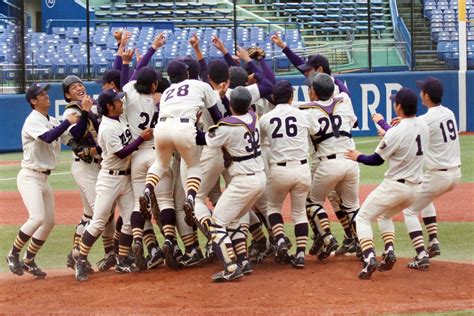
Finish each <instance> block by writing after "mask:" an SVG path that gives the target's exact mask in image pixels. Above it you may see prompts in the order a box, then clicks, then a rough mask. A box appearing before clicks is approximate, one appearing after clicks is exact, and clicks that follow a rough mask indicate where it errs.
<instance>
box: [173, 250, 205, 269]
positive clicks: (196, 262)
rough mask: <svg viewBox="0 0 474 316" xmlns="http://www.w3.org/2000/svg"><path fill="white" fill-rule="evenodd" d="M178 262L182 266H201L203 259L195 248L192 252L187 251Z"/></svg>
mask: <svg viewBox="0 0 474 316" xmlns="http://www.w3.org/2000/svg"><path fill="white" fill-rule="evenodd" d="M178 264H179V267H180V268H192V267H199V266H200V264H201V260H200V259H199V255H198V253H197V251H196V249H193V250H192V251H191V252H190V253H187V252H185V253H184V255H183V256H182V257H181V260H180V261H179V263H178Z"/></svg>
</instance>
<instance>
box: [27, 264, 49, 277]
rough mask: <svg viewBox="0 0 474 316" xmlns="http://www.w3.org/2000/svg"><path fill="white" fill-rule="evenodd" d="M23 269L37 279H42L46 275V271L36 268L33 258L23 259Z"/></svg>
mask: <svg viewBox="0 0 474 316" xmlns="http://www.w3.org/2000/svg"><path fill="white" fill-rule="evenodd" d="M23 270H25V271H26V272H28V273H30V274H32V275H34V276H35V277H37V278H38V279H44V277H45V276H46V272H43V270H41V269H40V268H38V266H37V265H36V262H35V261H34V260H31V261H27V260H23Z"/></svg>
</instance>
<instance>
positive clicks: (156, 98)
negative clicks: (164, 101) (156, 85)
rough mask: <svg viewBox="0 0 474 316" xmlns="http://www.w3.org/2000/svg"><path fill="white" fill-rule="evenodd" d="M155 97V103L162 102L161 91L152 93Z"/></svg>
mask: <svg viewBox="0 0 474 316" xmlns="http://www.w3.org/2000/svg"><path fill="white" fill-rule="evenodd" d="M151 97H152V98H153V103H154V104H155V105H156V104H158V103H160V100H161V93H159V92H155V93H153V94H152V96H151Z"/></svg>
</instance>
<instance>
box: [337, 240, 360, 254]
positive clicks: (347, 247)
mask: <svg viewBox="0 0 474 316" xmlns="http://www.w3.org/2000/svg"><path fill="white" fill-rule="evenodd" d="M356 248H357V242H356V240H355V239H354V238H344V240H343V241H342V245H341V247H340V248H339V249H337V250H336V253H335V255H336V256H342V255H343V254H346V253H355V252H356Z"/></svg>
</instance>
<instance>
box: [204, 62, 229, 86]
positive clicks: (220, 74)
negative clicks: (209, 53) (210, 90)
mask: <svg viewBox="0 0 474 316" xmlns="http://www.w3.org/2000/svg"><path fill="white" fill-rule="evenodd" d="M208 75H209V78H210V79H211V80H212V81H214V82H215V83H222V82H226V81H228V80H229V76H230V75H229V66H228V65H227V63H225V62H223V61H222V60H218V59H216V60H213V61H211V62H210V63H209V68H208Z"/></svg>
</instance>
